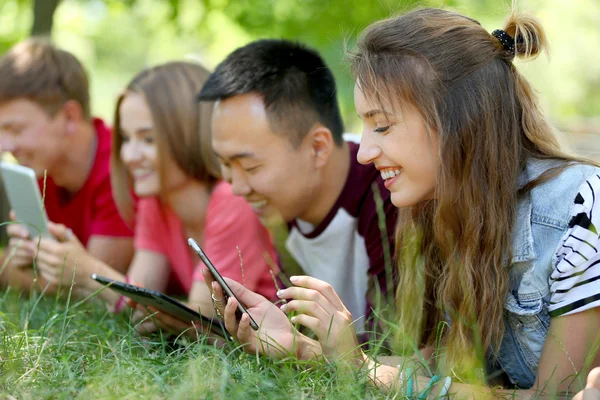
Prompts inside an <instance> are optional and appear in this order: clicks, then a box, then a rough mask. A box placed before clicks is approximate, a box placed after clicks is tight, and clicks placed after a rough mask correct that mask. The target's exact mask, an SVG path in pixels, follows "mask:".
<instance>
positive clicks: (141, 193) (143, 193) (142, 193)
mask: <svg viewBox="0 0 600 400" xmlns="http://www.w3.org/2000/svg"><path fill="white" fill-rule="evenodd" d="M133 191H134V193H135V195H136V196H137V197H140V198H143V197H156V196H158V195H159V192H158V190H157V189H156V188H149V187H142V186H141V185H140V186H135V187H134V189H133Z"/></svg>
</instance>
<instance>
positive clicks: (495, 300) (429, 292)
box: [349, 9, 583, 371]
mask: <svg viewBox="0 0 600 400" xmlns="http://www.w3.org/2000/svg"><path fill="white" fill-rule="evenodd" d="M504 31H506V32H507V33H508V35H510V36H511V37H513V38H515V39H516V40H515V42H516V50H515V52H511V51H509V50H505V48H504V47H503V45H502V44H501V43H500V41H499V40H498V39H497V38H496V37H494V36H493V35H491V34H490V33H489V32H487V31H486V30H485V29H484V28H483V27H482V26H481V25H480V24H479V23H478V22H477V21H475V20H473V19H471V18H468V17H465V16H463V15H460V14H458V13H456V12H452V11H447V10H442V9H418V10H414V11H411V12H409V13H407V14H404V15H401V16H398V17H394V18H390V19H387V20H383V21H379V22H376V23H374V24H372V25H371V26H369V27H368V28H367V29H366V31H365V32H364V33H363V35H362V36H361V38H360V40H359V43H358V50H357V51H356V52H354V53H353V54H350V56H349V57H350V60H351V64H352V71H353V74H354V77H355V80H356V82H357V84H358V85H359V86H360V88H361V90H362V91H363V92H364V94H365V95H366V96H367V98H369V99H370V100H371V101H373V102H375V103H376V104H382V103H383V100H386V101H387V102H389V103H392V104H394V105H395V106H397V107H400V108H401V107H402V105H403V104H410V105H412V106H414V107H415V108H416V109H417V110H419V111H420V114H421V116H422V118H423V120H424V122H425V125H426V127H427V129H428V132H429V134H430V135H432V138H434V139H435V140H436V141H437V142H438V143H439V159H440V167H439V171H438V179H437V183H436V188H435V196H434V200H431V201H428V202H425V203H421V204H418V205H415V206H413V207H410V208H407V209H403V210H400V216H399V222H398V227H397V232H396V258H397V260H398V268H399V277H400V281H399V286H398V291H397V296H396V299H397V307H398V314H399V317H398V318H399V327H400V337H401V338H403V339H404V344H406V343H407V342H406V340H408V341H411V342H412V344H413V345H414V344H418V345H421V346H423V345H439V343H437V342H436V340H437V339H436V338H440V337H441V345H442V347H445V348H446V351H445V358H446V361H447V362H448V364H449V365H450V366H453V367H454V368H458V369H459V370H461V369H462V371H465V370H466V369H468V368H472V367H473V365H465V355H474V358H473V360H475V359H477V358H480V357H477V355H475V354H474V351H473V349H476V352H477V350H479V351H480V352H479V353H478V354H479V355H483V354H486V353H487V350H488V349H491V350H492V354H495V353H496V352H497V350H498V348H499V346H500V342H501V339H502V336H503V333H504V323H503V309H504V302H505V298H506V294H507V290H508V287H509V264H510V243H511V232H512V229H513V225H514V220H515V216H516V212H515V209H516V205H517V201H518V199H519V196H520V195H521V194H523V192H526V191H528V190H530V189H531V188H532V187H534V186H535V185H536V184H539V183H540V182H542V181H544V180H547V179H549V178H551V177H552V176H555V175H556V174H558V173H559V172H560V170H562V169H563V168H564V166H566V165H568V164H569V163H570V162H575V161H583V160H579V159H577V158H574V157H571V156H569V155H568V154H566V153H565V152H563V151H562V150H561V146H560V145H559V141H558V140H557V138H556V136H555V134H554V131H553V129H552V128H551V126H550V125H549V124H548V122H547V121H546V119H545V118H544V116H543V113H542V111H541V108H540V105H539V104H538V100H537V98H536V94H535V93H534V90H533V89H532V87H531V86H530V85H529V83H528V82H527V81H526V80H525V79H524V78H523V77H522V76H521V74H519V72H518V71H517V69H516V68H515V66H514V65H513V58H514V57H515V53H516V56H517V57H519V58H532V57H535V56H536V55H538V54H539V53H540V52H541V51H542V50H544V49H545V48H546V47H547V40H546V35H545V34H544V31H543V29H542V27H541V25H540V24H539V22H538V21H537V20H536V19H535V18H533V17H530V16H526V15H522V14H519V13H517V12H513V13H511V14H510V15H509V17H508V18H507V20H506V23H505V26H504ZM531 157H534V158H540V159H557V160H563V161H564V163H561V164H563V166H562V167H560V168H558V169H555V170H552V171H547V173H545V174H543V175H542V176H541V177H540V178H538V179H537V180H536V181H535V182H531V183H529V184H528V185H527V186H526V187H524V188H520V189H519V188H518V186H517V179H518V176H519V174H520V173H521V172H522V171H523V169H524V166H525V163H526V160H527V159H528V158H531ZM448 318H449V319H450V324H449V326H448V327H447V328H446V329H445V331H444V332H443V333H442V334H441V335H440V332H439V326H440V323H443V322H444V321H447V320H448ZM467 364H468V363H467ZM461 365H462V368H461V367H460V366H461ZM478 365H480V366H481V365H482V364H481V363H478Z"/></svg>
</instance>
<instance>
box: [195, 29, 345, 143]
mask: <svg viewBox="0 0 600 400" xmlns="http://www.w3.org/2000/svg"><path fill="white" fill-rule="evenodd" d="M248 93H256V94H258V95H260V96H262V98H263V102H264V105H265V110H266V112H267V117H268V118H269V122H270V124H271V126H272V127H275V126H276V127H277V128H275V129H273V132H276V133H284V134H287V135H289V136H290V141H291V142H292V143H293V144H294V145H298V144H299V143H300V142H301V141H302V139H303V138H304V136H305V135H306V134H307V133H308V131H309V130H310V128H311V127H312V126H313V125H314V124H315V123H316V122H320V123H321V124H323V125H324V126H325V127H327V128H328V129H329V130H330V131H331V133H332V135H333V139H334V141H335V143H336V144H337V145H340V144H341V143H342V134H343V131H344V124H343V122H342V118H341V116H340V110H339V106H338V102H337V97H336V87H335V79H334V77H333V73H332V72H331V70H330V69H329V68H328V67H327V65H326V64H325V62H324V61H323V59H322V58H321V56H320V55H319V54H318V53H317V52H316V51H315V50H312V49H309V48H307V47H305V46H303V45H301V44H299V43H295V42H291V41H288V40H274V39H263V40H258V41H255V42H252V43H250V44H248V45H246V46H243V47H240V48H238V49H237V50H235V51H234V52H232V53H231V54H229V56H227V58H226V59H225V60H224V61H222V62H221V63H220V64H219V65H218V66H217V68H216V70H215V71H214V72H213V73H212V74H211V75H210V76H209V77H208V80H207V81H206V83H205V84H204V86H203V87H202V90H201V91H200V93H199V94H198V101H216V100H224V99H227V98H230V97H233V96H237V95H242V94H248ZM282 127H283V129H282Z"/></svg>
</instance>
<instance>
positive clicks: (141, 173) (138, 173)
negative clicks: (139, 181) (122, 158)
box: [131, 169, 152, 178]
mask: <svg viewBox="0 0 600 400" xmlns="http://www.w3.org/2000/svg"><path fill="white" fill-rule="evenodd" d="M151 172H152V170H151V169H134V170H133V171H131V174H132V175H133V176H134V177H135V178H137V177H140V176H144V175H148V174H149V173H151Z"/></svg>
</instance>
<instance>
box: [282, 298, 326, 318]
mask: <svg viewBox="0 0 600 400" xmlns="http://www.w3.org/2000/svg"><path fill="white" fill-rule="evenodd" d="M280 309H281V311H283V312H292V311H297V312H298V313H300V314H306V315H310V316H312V317H315V318H317V319H319V320H321V321H327V320H329V319H331V316H330V315H331V314H330V313H328V312H327V311H325V310H324V309H323V307H321V305H320V304H318V303H315V302H312V301H306V300H292V301H290V302H288V303H287V304H284V305H282V306H281V307H280Z"/></svg>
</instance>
